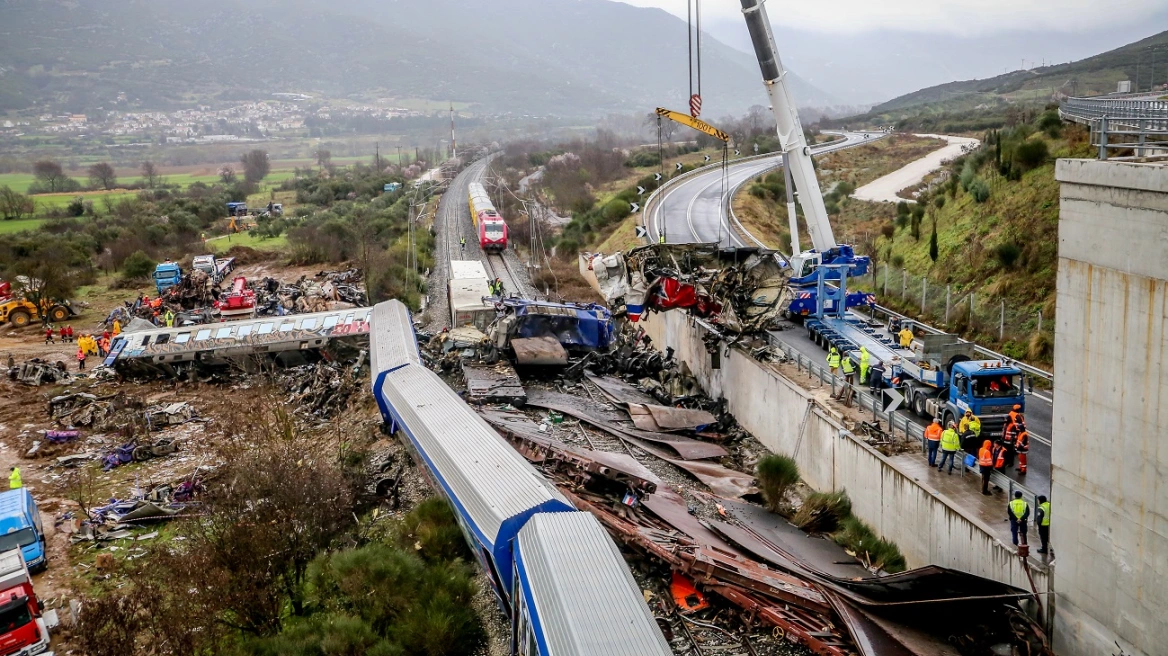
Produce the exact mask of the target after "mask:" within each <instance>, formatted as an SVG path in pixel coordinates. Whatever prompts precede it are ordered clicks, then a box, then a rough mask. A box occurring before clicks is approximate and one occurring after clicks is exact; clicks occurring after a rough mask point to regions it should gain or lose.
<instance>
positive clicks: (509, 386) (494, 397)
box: [462, 362, 527, 407]
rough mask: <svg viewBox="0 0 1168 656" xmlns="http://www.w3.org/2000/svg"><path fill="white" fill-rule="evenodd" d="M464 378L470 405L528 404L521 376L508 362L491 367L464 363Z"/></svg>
mask: <svg viewBox="0 0 1168 656" xmlns="http://www.w3.org/2000/svg"><path fill="white" fill-rule="evenodd" d="M462 377H463V378H464V379H465V380H466V400H467V401H468V402H470V403H510V404H511V405H513V406H516V407H522V406H523V405H524V404H525V403H527V392H526V391H524V389H523V383H521V382H520V381H519V374H517V373H515V369H514V368H513V367H512V366H511V365H510V364H509V363H507V362H497V363H495V364H491V365H487V364H477V363H473V362H463V363H462Z"/></svg>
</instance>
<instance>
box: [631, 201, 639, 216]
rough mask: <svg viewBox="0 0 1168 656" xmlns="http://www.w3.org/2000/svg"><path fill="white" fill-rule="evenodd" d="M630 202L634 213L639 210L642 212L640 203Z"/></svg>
mask: <svg viewBox="0 0 1168 656" xmlns="http://www.w3.org/2000/svg"><path fill="white" fill-rule="evenodd" d="M629 204H630V205H632V206H633V213H634V214H636V213H637V212H640V211H641V206H640V205H638V204H636V203H629Z"/></svg>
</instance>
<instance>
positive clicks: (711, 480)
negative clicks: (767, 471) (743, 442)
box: [621, 435, 758, 499]
mask: <svg viewBox="0 0 1168 656" xmlns="http://www.w3.org/2000/svg"><path fill="white" fill-rule="evenodd" d="M621 439H623V440H624V441H626V442H628V443H630V444H633V445H636V446H637V447H639V448H641V449H644V450H646V451H648V452H649V453H652V454H653V455H655V456H657V457H658V458H661V459H662V460H664V461H665V462H668V463H669V464H671V465H673V466H674V467H680V468H681V469H684V470H685V471H687V472H689V473H690V474H692V475H693V477H694V478H696V479H698V480H699V481H701V482H703V483H705V484H706V487H708V488H710V491H711V492H713V493H714V494H716V495H718V496H720V497H726V498H728V499H733V498H735V497H743V496H746V495H748V494H756V493H757V492H758V488H757V487H755V486H754V477H753V476H751V475H750V474H743V473H742V472H739V471H734V470H733V469H727V468H726V467H723V466H722V465H715V464H714V463H712V462H700V461H696V460H678V459H677V458H670V457H669V455H668V454H666V453H665V452H664V451H662V450H661V449H658V448H656V447H654V446H651V445H649V444H648V443H647V442H645V441H644V440H640V439H637V438H635V437H631V436H627V435H626V436H624V437H622V438H621Z"/></svg>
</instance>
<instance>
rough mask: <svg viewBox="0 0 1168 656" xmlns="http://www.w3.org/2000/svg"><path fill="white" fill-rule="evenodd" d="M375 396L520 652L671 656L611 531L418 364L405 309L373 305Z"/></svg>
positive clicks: (387, 304)
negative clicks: (440, 501) (447, 511)
mask: <svg viewBox="0 0 1168 656" xmlns="http://www.w3.org/2000/svg"><path fill="white" fill-rule="evenodd" d="M370 365H371V369H372V379H373V396H374V398H375V399H376V400H377V405H378V407H379V408H380V410H381V415H382V418H383V419H384V420H385V423H386V425H387V426H388V427H389V429H390V430H391V431H392V432H400V433H401V435H402V436H403V438H404V439H403V441H404V442H405V443H406V444H407V445H408V446H409V448H410V450H411V451H412V452H413V454H414V456H415V459H416V460H417V461H418V462H419V464H422V465H423V466H424V469H425V470H426V472H427V474H428V476H429V478H430V479H431V481H432V482H433V483H434V487H435V488H436V489H437V490H439V491H440V493H441V494H442V495H443V496H444V497H445V498H446V499H447V501H449V503H450V505H451V507H452V508H453V510H454V514H455V517H456V518H457V520H458V525H459V527H460V528H461V529H462V533H463V535H464V537H465V538H466V541H467V543H468V544H469V545H470V548H471V551H472V552H473V553H474V556H475V559H476V560H477V561H478V563H479V565H480V566H481V567H482V569H483V572H484V573H485V574H486V576H487V578H488V580H489V581H490V584H491V587H492V589H493V591H494V593H495V596H496V597H497V599H498V602H499V605H500V606H501V607H502V609H503V611H504V612H505V613H506V614H507V616H508V617H509V618H510V620H511V654H513V655H517V656H536V655H538V656H585V655H596V654H603V655H604V656H634V655H635V656H669V655H670V654H672V651H671V650H670V648H669V644H668V643H667V642H666V641H665V638H664V637H663V636H662V634H661V629H660V628H659V627H658V625H657V622H656V620H655V619H654V617H653V613H652V612H651V611H650V610H649V607H648V606H647V605H646V603H645V600H644V598H643V596H642V592H641V588H640V586H639V585H638V584H637V582H636V581H635V580H634V579H633V576H632V574H631V573H630V572H629V569H628V566H627V565H626V564H625V562H624V560H623V559H622V558H621V555H620V552H619V550H618V549H617V547H616V544H615V543H614V542H613V541H612V538H611V537H610V536H609V535H608V533H607V532H606V531H605V530H604V528H603V527H602V526H601V525H600V523H599V522H598V521H597V520H596V518H595V517H593V516H592V515H590V514H588V513H585V512H579V511H577V510H576V509H575V508H574V507H573V506H572V504H571V503H570V502H569V501H568V499H567V498H566V497H564V495H563V494H562V493H560V491H559V490H557V489H556V487H555V486H554V485H553V484H552V483H550V482H549V481H548V480H547V479H545V478H544V477H543V476H542V475H541V474H540V473H539V472H538V471H536V469H535V468H534V467H532V466H531V464H530V463H528V462H527V460H525V459H524V458H523V456H521V455H520V454H519V453H518V452H517V451H515V450H514V449H513V448H512V447H511V446H510V445H509V444H508V443H507V442H506V441H504V440H503V438H502V437H500V436H499V434H498V433H496V432H495V430H494V429H492V428H491V426H490V425H489V424H487V423H486V421H484V420H483V419H482V418H481V417H480V416H479V415H478V413H476V412H475V411H474V410H473V409H471V408H470V406H468V405H467V404H466V403H465V402H464V401H463V400H462V398H461V397H459V396H458V394H457V393H455V392H454V390H452V389H450V387H448V386H447V385H446V383H445V382H444V381H443V380H442V379H441V378H440V377H439V376H438V375H437V374H435V373H434V372H432V371H430V369H428V368H427V367H426V366H425V364H423V363H422V359H421V356H420V355H419V352H418V346H417V341H416V338H415V335H414V329H413V324H412V320H411V318H410V314H409V311H408V310H407V309H406V307H405V306H404V305H402V303H400V302H399V301H396V300H392V301H386V302H384V303H380V304H378V305H377V306H376V307H374V309H373V325H372V335H371V342H370Z"/></svg>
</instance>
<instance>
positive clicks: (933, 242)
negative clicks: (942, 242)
mask: <svg viewBox="0 0 1168 656" xmlns="http://www.w3.org/2000/svg"><path fill="white" fill-rule="evenodd" d="M937 255H938V253H937V217H936V216H935V215H934V216H933V234H932V236H930V237H929V259H930V260H932V261H933V264H936V263H937Z"/></svg>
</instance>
